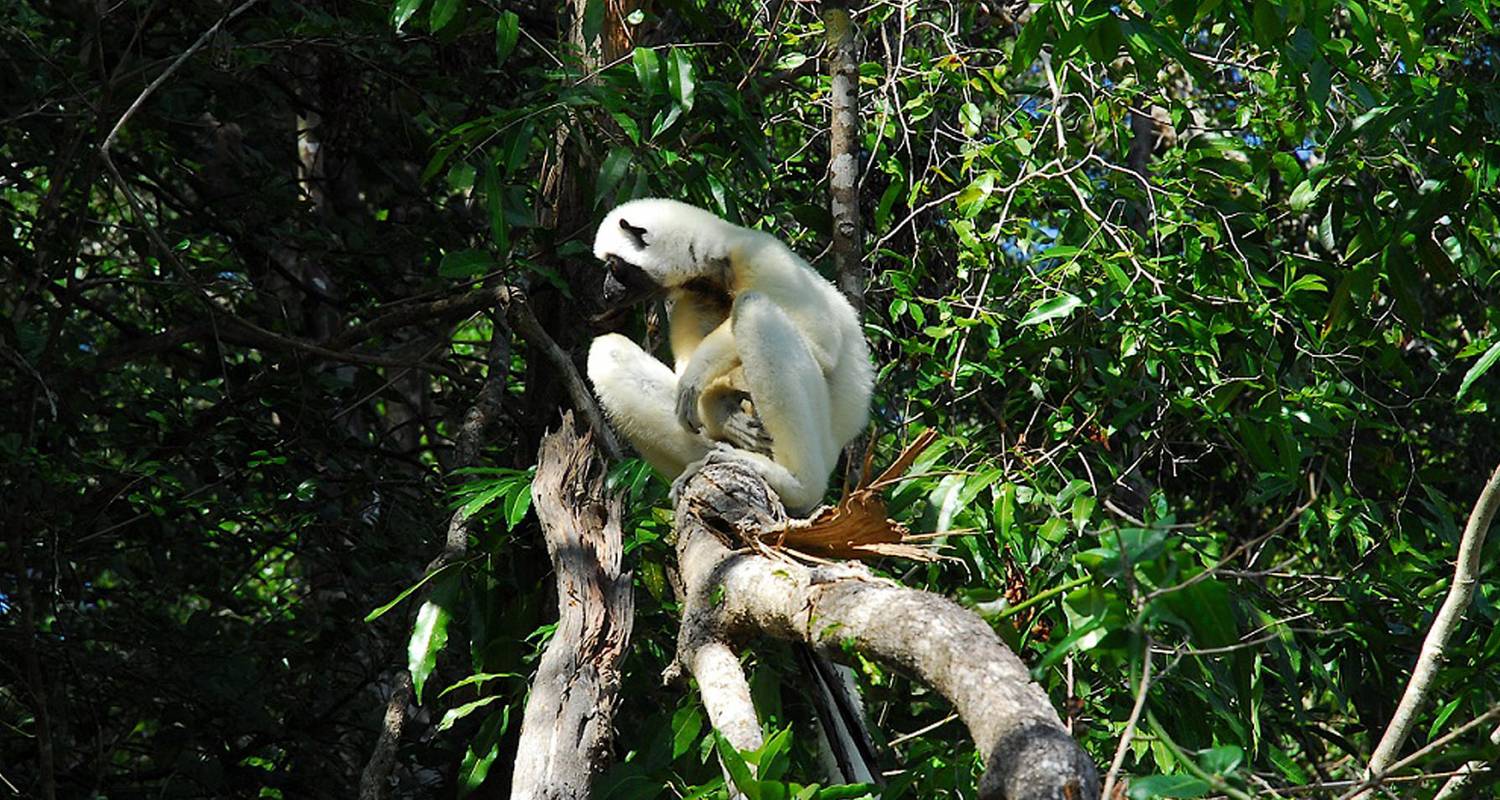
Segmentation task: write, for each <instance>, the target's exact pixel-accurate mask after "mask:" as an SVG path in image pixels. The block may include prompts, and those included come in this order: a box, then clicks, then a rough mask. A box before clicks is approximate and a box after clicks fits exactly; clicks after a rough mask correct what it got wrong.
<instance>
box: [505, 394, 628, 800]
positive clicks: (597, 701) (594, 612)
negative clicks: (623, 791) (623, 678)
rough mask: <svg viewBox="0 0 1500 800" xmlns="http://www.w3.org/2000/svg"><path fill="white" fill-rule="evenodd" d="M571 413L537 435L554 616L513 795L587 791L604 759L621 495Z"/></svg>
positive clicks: (619, 587) (624, 622) (618, 631)
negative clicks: (611, 488)
mask: <svg viewBox="0 0 1500 800" xmlns="http://www.w3.org/2000/svg"><path fill="white" fill-rule="evenodd" d="M604 473H605V466H604V463H603V462H602V461H601V460H600V459H599V458H598V456H597V455H596V453H595V451H594V447H593V441H592V437H591V436H589V435H584V436H582V437H580V436H579V435H578V433H577V431H576V430H575V429H574V427H573V415H572V414H571V413H570V414H567V415H565V416H564V417H563V425H562V429H561V430H559V431H557V432H555V433H549V434H547V436H546V437H545V438H543V439H542V449H541V455H540V458H539V460H538V463H537V471H536V479H535V480H534V481H533V482H532V493H533V496H534V498H535V502H534V505H533V507H534V508H535V509H536V513H537V517H538V518H539V519H540V520H541V523H542V534H543V536H544V537H545V539H546V540H547V553H548V555H550V556H551V557H552V564H553V567H554V569H555V570H556V573H557V598H558V607H559V613H560V618H559V619H558V622H557V630H556V632H555V633H554V634H553V636H552V641H551V642H549V643H548V644H547V650H546V652H544V653H543V654H542V659H541V664H540V666H539V667H538V669H537V674H536V679H535V680H534V681H533V682H532V684H531V696H530V698H528V699H527V701H526V713H525V716H524V717H523V718H522V721H521V738H520V745H519V748H518V752H519V755H517V757H516V765H515V773H514V775H513V776H512V779H511V789H510V796H511V797H512V798H514V799H515V800H533V799H540V798H549V799H550V798H580V799H581V798H587V797H588V796H589V783H590V781H591V780H592V779H593V777H594V776H596V775H598V774H599V773H600V772H602V771H603V770H604V768H605V766H607V765H608V763H609V754H610V741H611V737H612V731H613V723H614V711H615V708H616V706H617V705H618V703H619V691H620V662H621V660H623V659H624V657H625V650H626V645H627V644H628V642H629V640H630V627H631V622H632V615H633V614H634V611H635V603H634V598H633V597H632V595H631V587H630V574H629V573H626V572H622V571H621V568H620V561H621V556H622V553H623V551H624V548H623V534H622V533H621V530H620V517H621V513H622V502H621V499H620V497H619V496H618V495H615V496H611V497H608V498H606V497H605V494H604Z"/></svg>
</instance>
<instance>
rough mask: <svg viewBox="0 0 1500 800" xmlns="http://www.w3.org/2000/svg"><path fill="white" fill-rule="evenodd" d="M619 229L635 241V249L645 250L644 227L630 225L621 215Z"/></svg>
mask: <svg viewBox="0 0 1500 800" xmlns="http://www.w3.org/2000/svg"><path fill="white" fill-rule="evenodd" d="M620 230H622V231H625V233H626V234H627V235H629V236H630V238H631V239H633V240H634V241H635V246H636V248H637V249H640V250H645V249H646V229H645V228H638V227H636V226H634V225H631V224H630V221H629V220H627V219H625V218H624V217H621V218H620Z"/></svg>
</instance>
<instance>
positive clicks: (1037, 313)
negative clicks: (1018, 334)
mask: <svg viewBox="0 0 1500 800" xmlns="http://www.w3.org/2000/svg"><path fill="white" fill-rule="evenodd" d="M1081 305H1083V300H1081V299H1079V297H1078V296H1077V295H1073V294H1068V293H1066V292H1064V293H1063V294H1062V295H1061V296H1060V297H1054V298H1052V299H1051V300H1048V301H1046V302H1043V303H1041V304H1040V305H1037V306H1035V307H1033V308H1032V309H1031V312H1030V313H1028V314H1027V315H1026V318H1025V319H1023V320H1021V327H1023V328H1024V327H1026V326H1028V325H1040V324H1041V323H1043V322H1050V321H1051V320H1054V319H1063V318H1065V317H1067V316H1068V315H1069V314H1072V313H1073V310H1074V309H1076V308H1078V307H1079V306H1081Z"/></svg>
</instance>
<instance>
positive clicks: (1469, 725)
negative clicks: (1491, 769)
mask: <svg viewBox="0 0 1500 800" xmlns="http://www.w3.org/2000/svg"><path fill="white" fill-rule="evenodd" d="M1495 717H1500V703H1497V704H1495V705H1493V706H1491V707H1490V710H1489V711H1486V712H1484V713H1483V714H1480V715H1479V716H1477V717H1475V718H1473V719H1471V720H1469V721H1468V722H1466V723H1464V724H1463V725H1461V726H1459V727H1458V728H1456V729H1455V730H1453V731H1452V732H1451V733H1448V734H1446V735H1444V736H1440V737H1438V738H1437V739H1434V740H1433V741H1432V743H1431V744H1428V745H1427V746H1426V747H1423V748H1422V749H1420V750H1418V751H1416V752H1415V753H1412V754H1411V755H1409V756H1407V757H1406V758H1403V759H1401V760H1400V761H1397V762H1396V763H1394V764H1392V765H1390V766H1389V767H1387V768H1385V769H1384V770H1381V771H1380V772H1376V773H1374V774H1372V775H1370V776H1369V777H1368V778H1365V779H1364V780H1363V781H1361V782H1360V784H1359V785H1358V786H1355V787H1354V788H1353V789H1350V790H1349V791H1347V792H1345V793H1344V794H1342V795H1340V796H1339V799H1338V800H1352V798H1355V797H1358V796H1360V795H1362V794H1364V793H1365V792H1366V791H1368V790H1369V789H1371V788H1373V787H1376V786H1379V785H1380V784H1381V783H1382V782H1384V781H1385V778H1386V776H1387V775H1389V774H1391V773H1393V772H1400V771H1401V770H1402V769H1404V768H1406V767H1409V766H1411V765H1412V764H1415V763H1417V762H1418V761H1421V760H1422V759H1423V758H1426V757H1427V756H1429V755H1431V754H1433V753H1435V752H1437V751H1439V750H1441V749H1443V748H1444V747H1446V746H1448V744H1449V743H1450V742H1452V741H1453V740H1455V739H1457V738H1459V737H1460V736H1463V735H1464V734H1466V733H1468V732H1469V731H1471V730H1473V729H1475V728H1477V727H1479V726H1480V725H1483V724H1484V723H1486V722H1489V721H1490V720H1492V719H1494V718H1495Z"/></svg>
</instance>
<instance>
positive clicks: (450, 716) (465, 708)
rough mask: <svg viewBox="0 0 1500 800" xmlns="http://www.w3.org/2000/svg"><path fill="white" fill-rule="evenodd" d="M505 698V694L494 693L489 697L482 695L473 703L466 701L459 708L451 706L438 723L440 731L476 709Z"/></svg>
mask: <svg viewBox="0 0 1500 800" xmlns="http://www.w3.org/2000/svg"><path fill="white" fill-rule="evenodd" d="M504 699H505V695H502V694H492V695H490V696H489V697H481V698H479V699H478V700H475V701H474V702H472V703H464V704H463V705H461V706H459V707H458V708H450V709H448V713H446V714H444V715H443V721H442V722H439V723H438V726H437V729H438V730H439V731H446V730H448V729H449V728H451V727H453V723H455V722H458V721H459V720H461V719H463V718H464V717H467V716H469V715H470V714H472V713H474V712H475V711H478V710H479V709H481V708H484V707H485V706H487V705H489V704H491V703H493V702H496V701H498V700H504Z"/></svg>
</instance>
